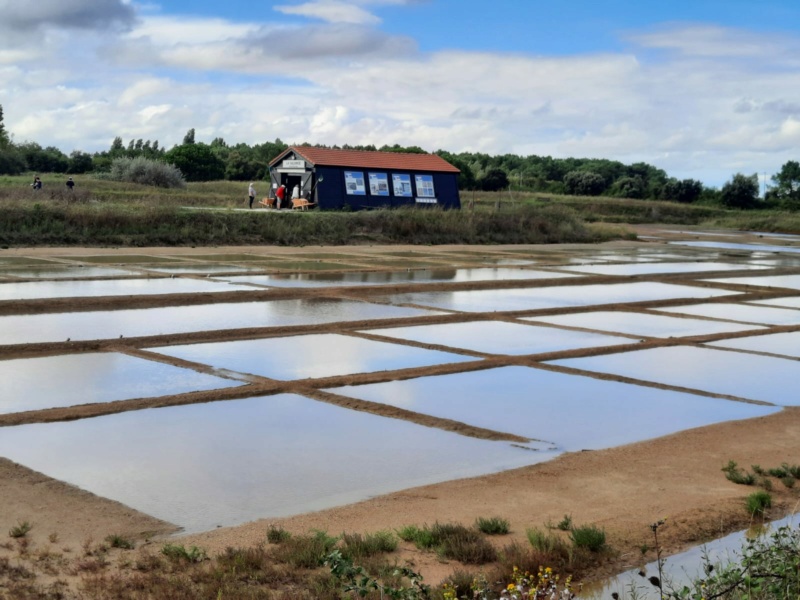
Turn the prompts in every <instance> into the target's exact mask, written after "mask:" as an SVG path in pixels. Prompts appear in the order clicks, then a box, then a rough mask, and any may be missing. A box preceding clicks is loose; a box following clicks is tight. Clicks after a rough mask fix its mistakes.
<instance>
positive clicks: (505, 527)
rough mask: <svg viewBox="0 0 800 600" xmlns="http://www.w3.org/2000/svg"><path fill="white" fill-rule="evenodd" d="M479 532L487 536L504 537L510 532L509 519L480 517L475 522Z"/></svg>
mask: <svg viewBox="0 0 800 600" xmlns="http://www.w3.org/2000/svg"><path fill="white" fill-rule="evenodd" d="M475 527H476V528H477V529H478V531H480V532H482V533H485V534H487V535H504V534H506V533H508V532H509V531H510V524H509V522H508V520H507V519H502V518H500V517H490V518H484V517H478V519H477V520H476V521H475Z"/></svg>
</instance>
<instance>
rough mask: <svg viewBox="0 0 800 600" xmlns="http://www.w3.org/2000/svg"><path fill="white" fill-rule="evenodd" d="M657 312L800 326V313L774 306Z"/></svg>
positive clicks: (700, 307)
mask: <svg viewBox="0 0 800 600" xmlns="http://www.w3.org/2000/svg"><path fill="white" fill-rule="evenodd" d="M657 310H658V311H659V312H667V313H679V314H683V315H695V316H698V317H711V318H713V319H725V320H726V321H740V322H742V323H757V324H761V325H796V324H800V311H797V310H792V309H789V308H777V307H772V306H757V305H750V304H728V303H719V304H689V305H686V306H674V307H665V308H659V309H657Z"/></svg>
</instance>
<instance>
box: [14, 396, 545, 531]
mask: <svg viewBox="0 0 800 600" xmlns="http://www.w3.org/2000/svg"><path fill="white" fill-rule="evenodd" d="M120 440H124V443H120ZM0 455H2V456H5V457H7V458H9V459H10V460H13V461H15V462H18V463H20V464H24V465H25V466H27V467H29V468H31V469H34V470H37V471H40V472H42V473H45V474H46V475H48V476H50V477H55V478H56V479H61V480H64V481H66V482H68V483H71V484H73V485H77V486H79V487H81V488H83V489H86V490H88V491H90V492H93V493H95V494H98V495H100V496H104V497H107V498H111V499H113V500H117V501H119V502H122V503H124V504H126V505H128V506H130V507H132V508H134V509H136V510H140V511H142V512H145V513H147V514H150V515H153V516H155V517H158V518H160V519H164V520H166V521H170V522H172V523H176V524H178V525H181V526H183V527H185V528H186V529H187V530H188V531H189V532H199V531H205V530H209V529H213V528H214V527H216V526H219V525H222V526H231V525H236V524H239V523H243V522H246V521H251V520H254V519H257V518H262V517H281V516H288V515H292V514H298V513H303V512H309V511H316V510H321V509H324V508H329V507H332V506H338V505H342V504H347V503H351V502H356V501H359V500H365V499H367V498H370V497H372V496H375V495H377V494H383V493H388V492H393V491H398V490H402V489H407V488H410V487H414V486H420V485H427V484H432V483H437V482H441V481H448V480H451V479H455V478H462V477H474V476H478V475H484V474H487V473H493V472H497V471H502V470H506V469H511V468H516V467H521V466H524V465H529V464H533V463H536V462H541V461H542V460H544V459H545V458H546V456H540V455H539V454H538V453H534V452H530V451H525V450H521V449H519V448H514V447H513V446H511V445H510V444H508V443H507V442H489V441H485V440H478V439H474V438H468V437H465V436H460V435H457V434H454V433H450V432H445V431H441V430H437V429H433V428H429V427H422V426H419V425H415V424H412V423H408V422H405V421H401V420H399V419H386V418H383V417H378V416H375V415H371V414H368V413H363V412H357V411H351V410H347V409H344V408H340V407H337V406H333V405H329V404H324V403H321V402H314V401H313V400H309V399H307V398H303V397H300V396H294V395H279V396H270V397H264V398H248V399H246V400H233V401H228V402H212V403H208V404H196V405H189V406H177V407H166V408H158V409H149V410H140V411H131V412H127V413H121V414H116V415H109V416H104V417H97V418H93V419H82V420H80V421H73V422H70V423H46V424H35V425H23V426H18V427H6V428H4V429H3V435H2V436H0ZM143 465H146V468H143Z"/></svg>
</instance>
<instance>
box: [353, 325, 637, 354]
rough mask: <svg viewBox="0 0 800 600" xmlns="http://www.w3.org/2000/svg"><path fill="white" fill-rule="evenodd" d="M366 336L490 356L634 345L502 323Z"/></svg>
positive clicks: (397, 329)
mask: <svg viewBox="0 0 800 600" xmlns="http://www.w3.org/2000/svg"><path fill="white" fill-rule="evenodd" d="M367 333H374V334H377V335H385V336H388V337H392V338H398V339H401V340H413V341H415V342H421V343H423V344H440V345H442V346H450V347H451V348H461V349H465V350H474V351H477V352H485V353H488V354H538V353H541V352H557V351H560V350H574V349H576V348H590V347H595V346H613V345H616V344H630V343H633V342H634V341H635V340H632V339H630V338H623V337H614V336H609V335H601V334H597V333H584V332H582V331H569V330H566V329H556V328H554V327H535V326H528V325H517V324H514V323H505V322H502V321H478V322H475V323H447V324H444V325H420V326H416V327H394V328H389V329H371V330H369V331H367Z"/></svg>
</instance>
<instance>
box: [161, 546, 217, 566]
mask: <svg viewBox="0 0 800 600" xmlns="http://www.w3.org/2000/svg"><path fill="white" fill-rule="evenodd" d="M161 554H163V555H164V556H166V557H167V558H169V559H170V560H173V561H186V562H189V563H198V562H202V561H204V560H206V559H207V558H208V556H207V554H206V551H205V550H203V549H202V548H198V547H197V546H191V547H190V548H189V549H188V550H187V549H186V547H185V546H183V545H179V544H164V546H163V547H162V548H161Z"/></svg>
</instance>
